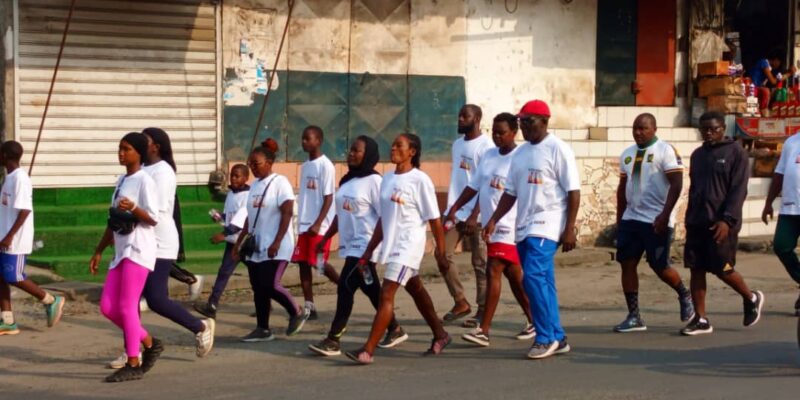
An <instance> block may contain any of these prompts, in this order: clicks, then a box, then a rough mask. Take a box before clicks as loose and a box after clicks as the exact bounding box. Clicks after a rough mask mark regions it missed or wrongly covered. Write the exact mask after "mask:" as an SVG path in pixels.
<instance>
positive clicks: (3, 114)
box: [0, 1, 14, 141]
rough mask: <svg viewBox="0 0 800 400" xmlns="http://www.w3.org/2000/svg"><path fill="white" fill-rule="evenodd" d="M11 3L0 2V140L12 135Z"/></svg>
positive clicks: (12, 57) (12, 38)
mask: <svg viewBox="0 0 800 400" xmlns="http://www.w3.org/2000/svg"><path fill="white" fill-rule="evenodd" d="M13 21H14V14H13V5H12V3H11V2H10V1H2V2H0V34H1V35H2V38H0V55H2V57H0V140H3V141H4V140H6V139H7V138H10V137H14V48H13V46H14V35H13V29H12V27H13Z"/></svg>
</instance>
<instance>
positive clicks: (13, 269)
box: [0, 253, 28, 283]
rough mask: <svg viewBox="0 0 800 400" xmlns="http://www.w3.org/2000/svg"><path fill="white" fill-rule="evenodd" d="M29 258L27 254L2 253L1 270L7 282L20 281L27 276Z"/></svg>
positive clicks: (0, 254) (0, 256)
mask: <svg viewBox="0 0 800 400" xmlns="http://www.w3.org/2000/svg"><path fill="white" fill-rule="evenodd" d="M27 258H28V257H27V256H26V255H25V254H7V253H0V270H2V273H3V280H4V281H6V283H18V282H22V281H24V280H25V279H26V278H27V276H26V275H25V261H26V260H27Z"/></svg>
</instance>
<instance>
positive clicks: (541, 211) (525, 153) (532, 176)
mask: <svg viewBox="0 0 800 400" xmlns="http://www.w3.org/2000/svg"><path fill="white" fill-rule="evenodd" d="M580 188H581V181H580V177H579V176H578V167H577V165H576V164H575V153H573V152H572V148H570V147H569V145H568V144H567V143H566V142H564V141H563V140H561V139H559V138H557V137H556V136H555V135H553V134H548V135H547V137H545V138H544V140H542V141H541V142H539V144H531V143H530V142H526V143H524V144H522V145H521V146H519V147H518V148H517V151H516V152H515V154H514V158H513V159H512V160H511V169H510V170H509V173H508V180H507V181H506V193H508V194H510V195H512V196H516V197H517V222H516V226H517V229H516V241H517V242H521V241H523V240H525V238H526V237H528V236H535V237H541V238H545V239H549V240H553V241H556V242H557V241H558V240H559V239H560V237H561V233H562V232H563V231H564V228H565V226H566V223H567V193H568V192H571V191H574V190H580Z"/></svg>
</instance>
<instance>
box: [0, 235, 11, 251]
mask: <svg viewBox="0 0 800 400" xmlns="http://www.w3.org/2000/svg"><path fill="white" fill-rule="evenodd" d="M13 240H14V238H13V237H12V236H6V237H4V238H3V240H2V241H0V251H7V250H8V249H9V248H10V247H11V242H12V241H13Z"/></svg>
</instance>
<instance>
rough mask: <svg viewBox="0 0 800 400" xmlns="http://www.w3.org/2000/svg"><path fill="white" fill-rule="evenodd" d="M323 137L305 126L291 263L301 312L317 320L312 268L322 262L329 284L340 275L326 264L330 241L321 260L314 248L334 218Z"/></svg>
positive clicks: (330, 172)
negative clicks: (305, 155)
mask: <svg viewBox="0 0 800 400" xmlns="http://www.w3.org/2000/svg"><path fill="white" fill-rule="evenodd" d="M323 140H324V135H323V133H322V128H320V127H318V126H314V125H311V126H308V127H306V129H304V130H303V151H305V152H306V153H308V161H306V162H304V163H303V166H302V167H301V169H300V195H299V196H298V208H297V210H298V211H297V213H298V221H297V233H298V235H299V236H298V237H297V247H295V249H294V254H293V255H292V262H293V263H297V264H299V265H300V282H301V286H302V287H303V297H304V298H305V301H306V304H305V307H304V308H303V312H304V313H305V314H307V315H308V319H310V320H315V319H317V318H318V317H317V309H316V307H315V306H314V292H313V290H312V288H311V285H312V284H313V274H312V273H311V268H312V267H316V266H317V262H318V261H320V262H322V263H324V273H325V276H327V277H328V279H330V280H331V281H332V282H334V283H338V282H339V275H338V274H337V273H336V271H335V270H334V269H333V267H331V266H330V265H329V264H328V257H329V255H330V242H327V243H326V244H325V246H324V248H323V252H322V254H321V256H322V258H323V260H317V257H318V256H319V254H317V251H316V250H317V245H318V244H319V243H320V242H322V235H323V234H324V233H325V232H327V231H328V228H329V227H330V225H331V222H332V221H333V217H334V216H335V215H336V209H335V207H334V206H333V200H334V199H333V193H334V189H335V188H336V170H335V168H334V167H333V163H332V162H331V160H330V159H328V157H326V156H325V155H324V154H322V142H323Z"/></svg>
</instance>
